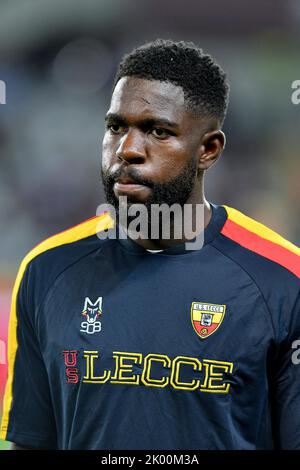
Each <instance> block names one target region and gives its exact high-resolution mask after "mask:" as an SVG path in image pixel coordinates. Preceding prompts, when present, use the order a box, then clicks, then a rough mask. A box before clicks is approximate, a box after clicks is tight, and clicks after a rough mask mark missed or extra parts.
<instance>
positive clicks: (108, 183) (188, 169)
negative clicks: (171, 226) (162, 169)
mask: <svg viewBox="0 0 300 470" xmlns="http://www.w3.org/2000/svg"><path fill="white" fill-rule="evenodd" d="M125 171H126V176H128V177H130V178H132V179H133V180H134V182H135V183H136V184H142V185H145V186H147V187H149V188H151V196H150V197H149V199H148V200H147V201H146V202H144V203H143V205H144V206H145V207H146V209H147V213H148V226H149V229H148V230H150V227H151V207H152V205H154V204H155V205H161V204H167V205H168V206H169V207H170V206H172V205H173V204H179V205H180V206H181V207H182V208H183V206H184V204H186V203H187V200H188V198H189V196H190V194H191V192H192V191H193V189H194V185H195V182H196V177H197V173H198V168H197V160H196V159H192V158H191V159H190V160H189V161H188V163H187V165H186V166H185V167H184V168H183V169H182V171H181V172H180V173H179V174H178V175H177V176H176V177H174V178H172V179H170V180H168V181H166V182H165V183H153V182H152V181H149V180H147V179H144V178H142V177H141V176H140V175H139V172H138V171H137V170H136V169H135V168H130V166H128V167H127V168H126V170H125ZM123 172H124V167H123V166H121V167H120V168H119V169H118V170H117V171H116V172H114V173H113V174H111V173H108V172H104V171H103V169H102V182H103V188H104V192H105V196H106V201H107V203H108V204H110V205H112V206H113V207H114V209H115V211H116V217H117V221H118V218H119V199H118V197H117V196H116V195H115V193H114V189H113V187H114V183H115V182H116V179H117V178H120V177H121V175H122V174H123ZM134 204H137V201H136V200H135V199H134V198H131V197H130V196H127V207H126V210H127V211H128V209H129V207H131V206H133V205H134ZM134 218H135V216H130V215H129V214H128V213H127V222H128V225H129V224H130V222H131V221H132V220H134ZM161 232H162V227H161V226H160V228H159V233H160V234H161ZM148 233H151V232H150V231H148ZM146 238H148V237H146Z"/></svg>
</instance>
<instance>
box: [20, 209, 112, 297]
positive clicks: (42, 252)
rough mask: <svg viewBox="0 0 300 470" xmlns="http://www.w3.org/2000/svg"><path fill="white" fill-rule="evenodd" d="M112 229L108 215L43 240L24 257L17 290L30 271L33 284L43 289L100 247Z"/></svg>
mask: <svg viewBox="0 0 300 470" xmlns="http://www.w3.org/2000/svg"><path fill="white" fill-rule="evenodd" d="M112 227H113V219H112V218H111V217H110V215H109V214H108V213H107V212H104V213H102V214H100V215H98V216H95V217H92V218H90V219H87V220H85V221H83V222H81V223H79V224H77V225H75V226H73V227H70V228H68V229H67V230H64V231H63V232H60V233H57V234H55V235H53V236H51V237H49V238H47V239H46V240H44V241H42V242H41V243H39V244H38V245H36V246H35V247H34V248H33V249H32V250H31V251H29V252H28V253H27V255H26V256H25V257H24V258H23V260H22V262H21V264H20V267H19V271H18V274H17V278H16V282H15V290H18V287H19V286H20V284H21V282H22V280H23V279H24V277H25V275H26V274H28V273H29V272H30V277H31V284H32V282H34V283H38V284H39V285H40V286H41V285H43V284H44V283H45V282H46V280H47V282H51V279H53V278H55V277H56V276H57V275H58V274H59V273H60V272H62V271H63V270H64V269H66V268H67V267H68V265H71V264H73V263H75V262H76V261H77V260H79V259H80V258H82V257H84V256H86V255H88V253H90V252H91V251H93V250H95V249H97V248H99V243H100V240H99V236H98V234H99V233H100V232H103V231H104V230H107V229H109V228H112Z"/></svg>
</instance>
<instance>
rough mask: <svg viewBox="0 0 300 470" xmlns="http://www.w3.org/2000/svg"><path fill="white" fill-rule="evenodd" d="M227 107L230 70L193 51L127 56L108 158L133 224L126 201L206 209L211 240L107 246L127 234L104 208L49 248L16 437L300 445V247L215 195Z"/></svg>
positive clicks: (16, 330) (17, 297) (9, 431)
mask: <svg viewBox="0 0 300 470" xmlns="http://www.w3.org/2000/svg"><path fill="white" fill-rule="evenodd" d="M227 102H228V84H227V82H226V77H225V74H224V72H223V71H222V69H221V68H220V67H219V66H218V65H217V64H216V63H215V61H214V60H213V59H212V58H211V57H210V56H209V55H206V54H204V53H203V52H202V50H200V49H199V48H197V47H196V46H195V45H194V44H192V43H185V42H178V43H176V42H172V41H163V40H157V41H155V42H153V43H149V44H145V45H144V46H142V47H140V48H137V49H136V50H134V51H133V52H132V53H131V54H129V55H127V56H125V57H124V59H123V61H122V62H121V64H120V66H119V69H118V72H117V75H116V80H115V84H114V89H113V94H112V99H111V104H110V109H109V110H108V113H107V117H106V126H107V127H106V132H105V136H104V141H103V163H102V174H103V182H104V188H105V191H106V195H107V200H108V202H109V203H111V204H113V205H114V206H115V207H116V209H117V224H118V226H120V228H121V229H123V232H122V233H123V234H124V233H126V230H127V229H128V233H129V235H130V233H131V232H130V230H129V227H128V226H126V224H125V226H124V224H123V227H122V223H121V220H120V217H119V216H120V208H119V207H118V203H119V201H120V200H121V196H123V197H125V196H126V197H127V201H128V205H127V206H126V210H127V211H128V213H129V209H130V208H132V207H134V205H135V204H137V203H138V204H144V206H145V207H147V208H148V209H150V208H151V207H152V206H153V205H154V204H162V203H167V204H168V205H169V206H171V205H172V204H175V203H178V204H179V205H180V207H182V208H183V209H185V207H187V205H190V206H191V207H192V208H193V209H195V208H196V207H197V206H198V205H200V206H201V205H202V206H201V207H204V231H203V230H202V232H201V230H199V227H198V229H197V236H198V235H201V233H202V235H203V236H204V243H203V246H202V247H201V248H200V249H194V250H190V249H189V250H188V249H187V239H188V237H185V235H184V234H183V235H182V237H181V238H179V237H178V236H177V237H175V235H174V233H175V226H174V219H172V220H173V225H172V224H171V225H172V226H171V230H170V236H169V238H167V239H164V238H163V237H162V236H161V234H162V228H163V227H162V225H161V224H160V227H159V234H160V238H158V239H154V238H153V239H151V237H150V238H149V239H147V238H145V237H144V236H140V237H139V238H137V239H133V237H130V236H129V237H127V238H125V237H124V238H122V237H119V238H118V239H112V238H110V237H107V238H106V239H100V238H101V236H100V235H101V234H102V235H103V234H104V233H105V231H107V230H109V229H112V228H114V227H115V226H114V223H113V221H112V218H111V217H110V215H109V214H108V213H103V214H101V215H100V216H98V217H95V218H92V219H89V220H87V221H85V222H83V223H82V224H79V225H77V226H76V227H73V228H71V229H69V230H67V231H65V232H63V233H60V234H58V235H55V236H54V237H51V238H50V239H48V240H46V241H44V242H42V243H41V244H40V245H38V246H37V247H35V248H34V249H33V250H32V251H31V252H30V253H29V254H28V255H27V256H26V257H25V259H24V260H23V263H22V265H21V267H20V270H19V273H18V277H17V280H16V284H15V287H14V291H13V299H12V310H11V318H10V327H9V378H8V382H7V387H6V394H5V400H4V413H3V420H2V434H1V437H2V438H4V439H7V440H10V441H12V442H14V443H16V444H17V445H19V446H23V447H25V448H36V449H38V448H54V449H57V448H58V449H147V450H149V449H273V448H285V449H288V448H289V449H299V448H300V410H299V406H300V394H299V389H300V366H299V365H298V364H297V363H298V362H299V360H298V357H297V346H298V343H297V340H298V339H299V336H300V300H299V274H300V264H299V253H300V250H299V248H297V247H296V246H294V245H293V244H291V243H289V242H288V241H286V240H285V239H283V238H282V237H281V236H279V235H278V234H276V233H275V232H273V231H272V230H270V229H268V228H267V227H265V226H264V225H262V224H260V223H258V222H256V221H254V220H253V219H251V218H249V217H247V216H246V215H244V214H242V213H241V212H239V211H237V210H236V209H233V208H230V207H227V206H218V205H216V204H212V203H209V202H208V201H207V200H206V199H205V196H204V183H203V174H204V172H205V170H207V169H208V168H210V167H211V166H212V165H213V163H215V162H216V160H217V159H218V157H219V156H220V154H221V152H222V149H223V147H224V144H225V136H224V134H223V132H222V130H221V126H222V123H223V120H224V117H225V113H226V108H227ZM194 215H195V211H194V212H193V217H194ZM130 220H131V219H130ZM150 225H151V224H150ZM196 238H197V237H196ZM153 251H155V252H154V253H153Z"/></svg>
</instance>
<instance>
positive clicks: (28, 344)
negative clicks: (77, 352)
mask: <svg viewBox="0 0 300 470" xmlns="http://www.w3.org/2000/svg"><path fill="white" fill-rule="evenodd" d="M30 273H31V269H30V264H29V265H25V267H24V262H23V264H21V267H20V269H19V272H18V276H17V278H16V281H15V285H14V289H13V294H12V303H11V312H10V320H9V334H8V379H7V383H6V389H5V396H4V403H3V415H2V423H1V438H2V439H5V440H8V441H12V442H14V443H16V444H18V445H20V446H24V447H26V446H27V447H32V448H36V449H45V448H52V449H53V448H56V442H57V439H56V426H55V419H54V413H53V407H52V400H51V394H50V388H49V382H48V376H47V371H46V367H45V364H44V361H43V357H42V354H41V351H40V347H39V340H38V336H37V333H36V328H35V311H34V310H35V302H33V298H34V295H33V289H34V285H33V280H32V279H31V274H30Z"/></svg>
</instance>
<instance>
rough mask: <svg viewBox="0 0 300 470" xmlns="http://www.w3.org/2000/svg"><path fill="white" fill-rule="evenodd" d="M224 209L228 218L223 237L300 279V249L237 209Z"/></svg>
mask: <svg viewBox="0 0 300 470" xmlns="http://www.w3.org/2000/svg"><path fill="white" fill-rule="evenodd" d="M223 207H224V208H225V210H226V212H227V216H228V217H227V220H226V222H225V224H224V226H223V228H222V230H221V233H222V234H223V235H225V236H226V237H228V238H230V239H231V240H233V241H235V242H237V243H238V244H239V245H241V246H243V247H244V248H247V249H248V250H251V251H254V252H255V253H257V254H259V255H261V256H264V257H265V258H268V259H269V260H271V261H274V262H275V263H278V264H280V265H281V266H283V267H285V268H286V269H288V270H289V271H291V272H292V273H293V274H295V275H296V276H297V277H299V278H300V258H299V256H300V248H298V247H297V246H296V245H294V244H293V243H291V242H289V241H288V240H286V239H285V238H283V237H282V236H280V235H278V233H276V232H274V231H273V230H271V229H269V228H268V227H266V226H265V225H263V224H261V223H260V222H257V221H256V220H254V219H251V218H250V217H248V216H246V215H245V214H243V213H242V212H240V211H238V210H237V209H233V208H232V207H228V206H223Z"/></svg>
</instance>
